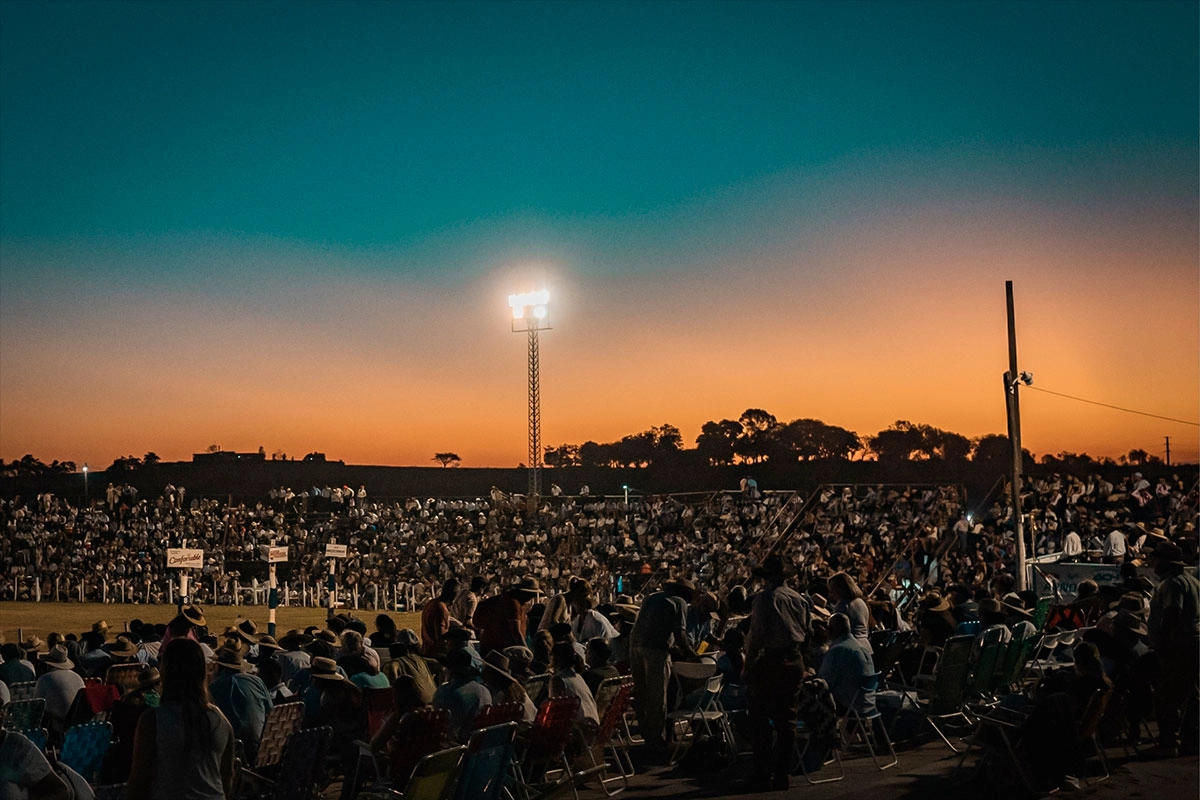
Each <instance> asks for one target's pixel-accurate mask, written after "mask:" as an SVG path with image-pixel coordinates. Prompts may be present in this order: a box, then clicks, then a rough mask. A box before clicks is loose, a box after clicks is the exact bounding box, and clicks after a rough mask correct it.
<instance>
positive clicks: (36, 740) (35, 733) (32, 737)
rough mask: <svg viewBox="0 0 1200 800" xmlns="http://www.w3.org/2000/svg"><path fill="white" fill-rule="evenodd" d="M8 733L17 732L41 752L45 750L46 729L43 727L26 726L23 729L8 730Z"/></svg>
mask: <svg viewBox="0 0 1200 800" xmlns="http://www.w3.org/2000/svg"><path fill="white" fill-rule="evenodd" d="M9 732H10V733H19V734H21V735H22V736H24V737H25V738H26V739H28V740H29V741H31V742H33V746H34V747H36V748H37V749H38V750H40V751H42V752H43V753H44V752H46V729H45V728H28V729H26V730H23V731H9Z"/></svg>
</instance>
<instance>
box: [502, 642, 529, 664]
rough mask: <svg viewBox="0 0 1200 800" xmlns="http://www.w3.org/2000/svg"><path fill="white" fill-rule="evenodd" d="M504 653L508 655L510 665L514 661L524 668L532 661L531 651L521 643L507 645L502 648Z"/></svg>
mask: <svg viewBox="0 0 1200 800" xmlns="http://www.w3.org/2000/svg"><path fill="white" fill-rule="evenodd" d="M504 655H506V656H508V663H509V665H510V666H511V665H512V664H513V663H514V662H516V663H517V664H520V665H521V667H522V668H525V667H528V666H529V665H530V664H532V663H533V651H532V650H530V649H529V648H528V647H526V646H525V645H523V644H513V645H509V646H508V647H506V648H504Z"/></svg>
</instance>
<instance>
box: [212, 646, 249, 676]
mask: <svg viewBox="0 0 1200 800" xmlns="http://www.w3.org/2000/svg"><path fill="white" fill-rule="evenodd" d="M217 666H218V667H224V668H225V669H231V670H234V671H235V672H241V671H242V670H243V669H245V663H244V662H243V661H242V653H241V651H240V650H236V649H234V648H232V647H222V648H221V649H220V650H218V651H217Z"/></svg>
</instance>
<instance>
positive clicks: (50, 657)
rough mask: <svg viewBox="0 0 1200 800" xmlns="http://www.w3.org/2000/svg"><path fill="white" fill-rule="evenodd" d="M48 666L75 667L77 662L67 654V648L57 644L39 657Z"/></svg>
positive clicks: (57, 667)
mask: <svg viewBox="0 0 1200 800" xmlns="http://www.w3.org/2000/svg"><path fill="white" fill-rule="evenodd" d="M39 660H40V661H41V662H42V663H43V664H45V665H46V666H47V667H54V668H55V669H75V662H74V661H72V660H71V659H70V657H69V656H67V648H66V647H64V646H63V645H61V644H56V645H54V647H51V648H50V652H48V653H45V654H44V655H42V657H41V658H40V659H39Z"/></svg>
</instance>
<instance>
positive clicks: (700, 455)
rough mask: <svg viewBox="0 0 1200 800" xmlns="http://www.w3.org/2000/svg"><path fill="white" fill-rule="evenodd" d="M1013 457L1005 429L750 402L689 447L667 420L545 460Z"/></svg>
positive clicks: (1145, 460) (1088, 463)
mask: <svg viewBox="0 0 1200 800" xmlns="http://www.w3.org/2000/svg"><path fill="white" fill-rule="evenodd" d="M1023 453H1024V457H1025V460H1026V461H1028V462H1030V463H1041V464H1043V465H1046V466H1052V467H1053V466H1062V467H1066V468H1074V469H1080V468H1089V467H1105V466H1118V465H1128V464H1133V465H1141V464H1152V463H1158V462H1159V461H1160V459H1158V458H1157V457H1156V456H1153V455H1151V454H1149V453H1147V452H1146V451H1145V450H1141V449H1134V450H1130V451H1129V453H1128V454H1126V455H1123V456H1121V457H1120V458H1118V459H1116V460H1114V459H1111V458H1108V457H1101V458H1098V459H1097V458H1092V457H1091V456H1089V455H1088V454H1087V453H1074V452H1070V451H1065V450H1064V451H1062V452H1060V453H1058V454H1057V455H1050V454H1046V455H1043V456H1042V457H1041V459H1040V460H1037V461H1035V458H1034V456H1033V454H1032V453H1030V452H1029V451H1028V450H1024V451H1023ZM1010 458H1011V452H1010V448H1009V442H1008V436H1006V435H1004V434H995V433H989V434H985V435H983V436H979V437H976V438H973V439H972V438H968V437H966V436H963V435H962V434H960V433H954V432H953V431H946V430H942V429H941V428H936V427H934V426H932V425H926V424H920V423H913V422H909V421H908V420H897V421H896V422H894V423H892V424H891V425H889V426H888V427H887V428H885V429H884V430H881V431H879V432H878V433H876V434H875V435H873V436H860V435H859V434H857V433H855V432H854V431H850V430H846V429H845V428H842V427H839V426H837V425H829V424H827V423H825V422H822V421H821V420H819V419H808V418H802V419H794V420H792V421H791V422H781V421H779V419H777V418H776V417H775V415H774V414H771V413H769V412H767V411H764V410H763V409H761V408H748V409H746V410H745V411H744V412H742V414H741V416H739V417H738V418H737V419H736V420H734V419H722V420H720V421H709V422H706V423H704V425H702V426H701V428H700V435H699V436H697V437H696V446H695V447H694V448H690V449H689V448H685V447H684V443H683V436H682V434H681V433H680V431H679V428H677V427H675V426H674V425H670V424H664V425H659V426H655V427H651V428H650V429H649V430H646V431H643V432H641V433H636V434H631V435H629V436H625V437H622V438H621V439H619V440H617V441H615V442H608V443H603V444H601V443H598V442H594V441H587V442H584V443H583V444H578V445H576V444H563V445H558V446H556V447H546V448H545V452H544V455H543V463H544V464H545V465H546V466H547V467H551V468H557V467H610V468H642V467H648V466H651V465H652V464H656V463H657V464H663V463H680V462H681V461H688V460H690V461H691V462H693V463H695V462H700V463H703V464H706V465H708V466H712V467H724V466H733V465H738V464H764V463H776V464H777V463H781V462H782V463H800V462H806V461H808V462H812V461H855V460H858V461H862V460H878V461H881V462H885V463H901V462H906V461H943V462H966V461H973V462H978V463H987V464H998V465H999V464H1005V463H1007V461H1008V460H1009V459H1010Z"/></svg>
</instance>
